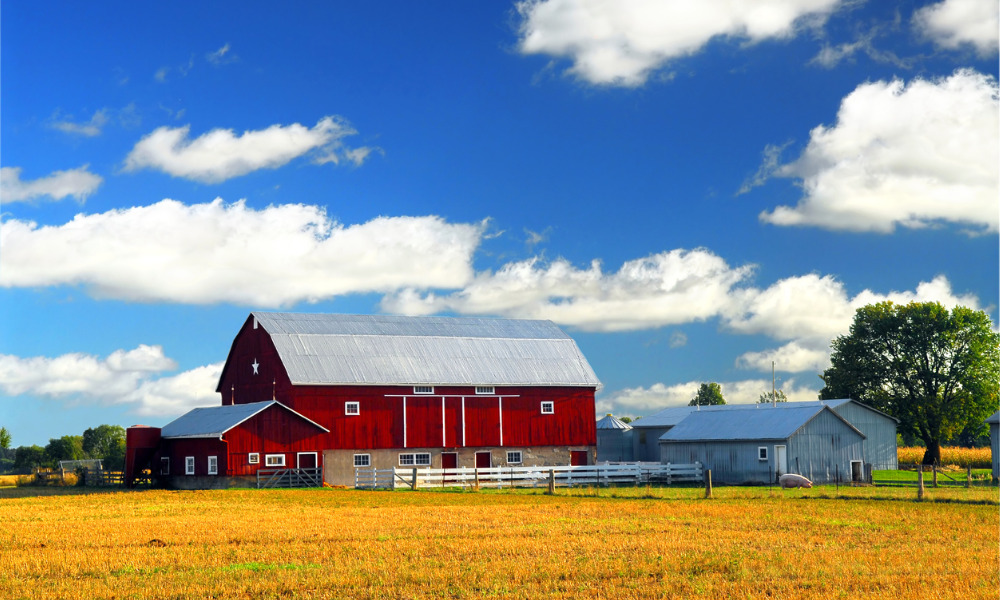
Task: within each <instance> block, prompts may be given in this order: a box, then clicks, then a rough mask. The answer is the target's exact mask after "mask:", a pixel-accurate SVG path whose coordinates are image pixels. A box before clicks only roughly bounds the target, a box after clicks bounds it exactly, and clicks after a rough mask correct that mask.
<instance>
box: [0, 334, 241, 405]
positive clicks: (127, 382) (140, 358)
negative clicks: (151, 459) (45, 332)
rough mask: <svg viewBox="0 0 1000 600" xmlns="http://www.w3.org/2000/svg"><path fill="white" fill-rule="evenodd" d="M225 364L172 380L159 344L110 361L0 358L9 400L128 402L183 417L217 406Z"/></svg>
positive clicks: (0, 377)
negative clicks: (167, 373)
mask: <svg viewBox="0 0 1000 600" xmlns="http://www.w3.org/2000/svg"><path fill="white" fill-rule="evenodd" d="M222 366H223V363H218V364H215V365H208V366H205V367H198V368H196V369H192V370H190V371H185V372H182V373H180V374H178V375H174V376H169V377H159V378H157V377H155V375H156V374H158V373H161V372H163V371H169V370H173V369H176V368H177V364H176V363H175V362H174V361H173V360H171V359H169V358H167V357H166V356H164V354H163V348H161V347H160V346H147V345H145V344H142V345H140V346H138V347H137V348H135V349H133V350H116V351H114V352H113V353H111V354H110V355H109V356H108V357H106V358H104V359H101V358H100V357H97V356H93V355H90V354H82V353H72V354H64V355H62V356H57V357H54V358H49V357H44V356H36V357H31V358H21V357H17V356H12V355H8V354H0V391H2V392H3V393H4V394H5V395H8V396H43V397H46V398H52V399H56V400H63V401H69V402H74V403H78V404H79V403H82V404H101V405H112V404H125V405H129V406H131V407H132V411H133V412H135V413H136V414H140V415H152V416H163V415H179V414H181V413H184V412H187V411H188V410H190V409H191V408H195V407H197V406H206V405H214V404H218V403H219V395H218V394H217V393H216V392H215V387H216V385H217V383H218V381H219V376H220V375H221V373H222Z"/></svg>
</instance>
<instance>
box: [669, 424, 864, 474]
mask: <svg viewBox="0 0 1000 600" xmlns="http://www.w3.org/2000/svg"><path fill="white" fill-rule="evenodd" d="M748 414H752V413H748ZM771 414H780V413H777V412H775V413H771ZM666 437H669V436H666ZM861 440H862V437H861V436H860V435H859V434H858V433H857V432H856V431H854V430H853V429H851V428H850V427H849V426H848V425H847V424H846V423H844V422H843V421H841V420H840V419H838V418H837V417H836V416H835V415H834V414H833V413H832V412H830V411H823V412H821V413H819V414H817V415H815V417H814V418H812V419H811V420H809V422H808V423H806V424H805V425H804V426H803V427H802V428H801V429H799V430H798V432H797V433H795V434H794V435H792V436H791V437H789V438H785V439H764V438H762V439H758V440H745V441H738V440H718V441H706V440H695V441H691V440H687V441H669V440H664V441H663V442H662V443H661V444H660V460H661V462H665V463H666V462H673V463H691V462H696V461H698V462H701V463H702V464H703V465H704V467H705V468H706V469H711V470H712V480H713V481H717V482H719V483H728V484H741V483H760V484H765V483H769V482H771V481H772V480H773V477H774V470H775V468H776V466H777V464H776V455H775V450H774V446H775V445H784V446H785V447H786V459H787V467H788V471H789V472H797V471H798V472H801V474H802V475H805V476H806V477H808V478H809V479H810V480H812V481H813V482H816V483H830V482H833V481H834V479H835V477H836V474H837V470H838V467H839V472H840V476H841V480H843V481H848V480H850V474H851V471H850V461H851V460H864V459H863V451H862V447H861ZM760 446H765V447H767V448H768V459H767V460H766V461H762V460H760V459H759V455H758V453H757V449H758V448H759V447H760Z"/></svg>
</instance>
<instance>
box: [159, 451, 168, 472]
mask: <svg viewBox="0 0 1000 600" xmlns="http://www.w3.org/2000/svg"><path fill="white" fill-rule="evenodd" d="M160 475H170V457H169V456H161V457H160Z"/></svg>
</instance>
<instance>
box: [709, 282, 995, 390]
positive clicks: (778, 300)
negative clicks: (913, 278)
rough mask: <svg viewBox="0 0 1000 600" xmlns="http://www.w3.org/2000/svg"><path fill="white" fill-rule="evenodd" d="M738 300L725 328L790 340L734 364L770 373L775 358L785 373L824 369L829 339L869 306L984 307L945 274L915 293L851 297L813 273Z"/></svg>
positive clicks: (841, 332) (749, 292)
mask: <svg viewBox="0 0 1000 600" xmlns="http://www.w3.org/2000/svg"><path fill="white" fill-rule="evenodd" d="M734 300H735V301H734V302H733V304H732V305H731V306H732V307H733V308H735V309H737V311H738V312H735V313H731V314H727V315H724V316H723V318H722V322H723V324H724V326H725V327H726V328H727V329H729V330H730V331H733V332H734V333H740V334H748V335H766V336H768V337H770V338H772V339H776V340H781V341H787V342H789V343H787V344H785V345H784V346H782V347H780V348H777V349H771V350H764V351H760V352H747V353H745V354H743V355H742V356H740V357H739V358H737V360H736V365H737V366H738V367H740V368H744V369H754V370H758V371H768V370H770V368H771V361H772V360H773V361H774V362H775V365H776V367H777V369H778V370H779V371H784V372H804V371H815V372H820V371H823V370H824V369H826V368H827V367H828V366H829V361H830V341H831V340H832V339H833V338H835V337H837V336H838V335H845V334H847V333H848V331H849V330H850V327H851V323H852V322H853V320H854V314H855V312H856V311H857V309H859V308H861V307H862V306H865V305H867V304H874V303H877V302H884V301H887V300H888V301H892V302H895V303H897V304H907V303H910V302H940V303H941V304H943V305H944V306H946V307H948V308H949V309H950V308H954V307H955V306H967V307H969V308H972V309H979V308H980V305H979V299H978V298H977V297H976V296H975V295H972V294H964V295H960V294H956V293H955V292H954V291H953V290H952V287H951V283H950V282H949V281H948V278H947V277H945V276H943V275H939V276H937V277H935V278H934V279H932V280H931V281H924V282H921V283H919V284H918V285H917V287H916V289H915V290H903V291H889V292H886V293H879V292H874V291H872V290H867V289H866V290H863V291H861V292H859V293H858V294H856V295H855V296H854V297H850V296H849V295H848V293H847V290H846V289H845V287H844V285H843V284H842V283H841V282H839V281H837V280H836V279H834V278H833V277H831V276H829V275H827V276H819V275H815V274H811V275H804V276H801V277H789V278H786V279H782V280H780V281H777V282H775V283H774V284H773V285H771V286H770V287H768V288H766V289H763V290H758V289H745V290H739V291H738V293H737V294H736V295H735V297H734Z"/></svg>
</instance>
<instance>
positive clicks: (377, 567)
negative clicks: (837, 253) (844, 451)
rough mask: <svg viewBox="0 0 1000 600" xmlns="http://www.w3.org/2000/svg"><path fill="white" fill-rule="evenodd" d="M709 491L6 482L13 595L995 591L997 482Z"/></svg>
mask: <svg viewBox="0 0 1000 600" xmlns="http://www.w3.org/2000/svg"><path fill="white" fill-rule="evenodd" d="M32 493H34V494H52V495H41V496H39V495H31V494H32ZM702 494H703V493H702V491H701V490H697V489H655V488H654V489H642V488H640V489H619V490H607V489H605V490H599V491H595V490H580V491H572V492H570V491H565V490H562V491H559V492H558V493H557V494H556V495H555V496H548V495H544V494H541V493H532V492H527V493H525V492H515V493H511V492H480V493H473V492H416V493H414V492H361V491H353V490H329V489H321V490H290V491H274V490H229V491H199V492H181V491H138V492H105V493H82V492H80V491H77V490H65V489H64V490H49V491H46V490H44V489H43V490H38V489H35V490H31V489H26V488H19V489H8V490H0V596H2V597H3V598H491V597H498V598H499V597H502V598H906V599H911V598H963V599H974V598H997V596H998V590H1000V583H998V567H1000V554H998V553H1000V539H998V536H1000V516H998V506H997V491H996V488H988V489H979V490H976V489H973V490H965V489H949V490H943V489H942V490H928V494H927V495H928V497H929V498H930V499H932V500H937V501H936V502H922V503H918V502H914V501H912V499H911V497H912V496H913V494H914V492H913V490H886V489H874V488H858V489H854V488H841V489H840V490H839V491H837V492H835V491H834V489H833V488H815V489H812V490H795V491H792V490H789V491H785V492H782V491H779V490H777V489H775V490H769V489H767V488H716V490H715V498H713V499H711V500H706V499H703V498H702V497H701V496H702Z"/></svg>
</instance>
